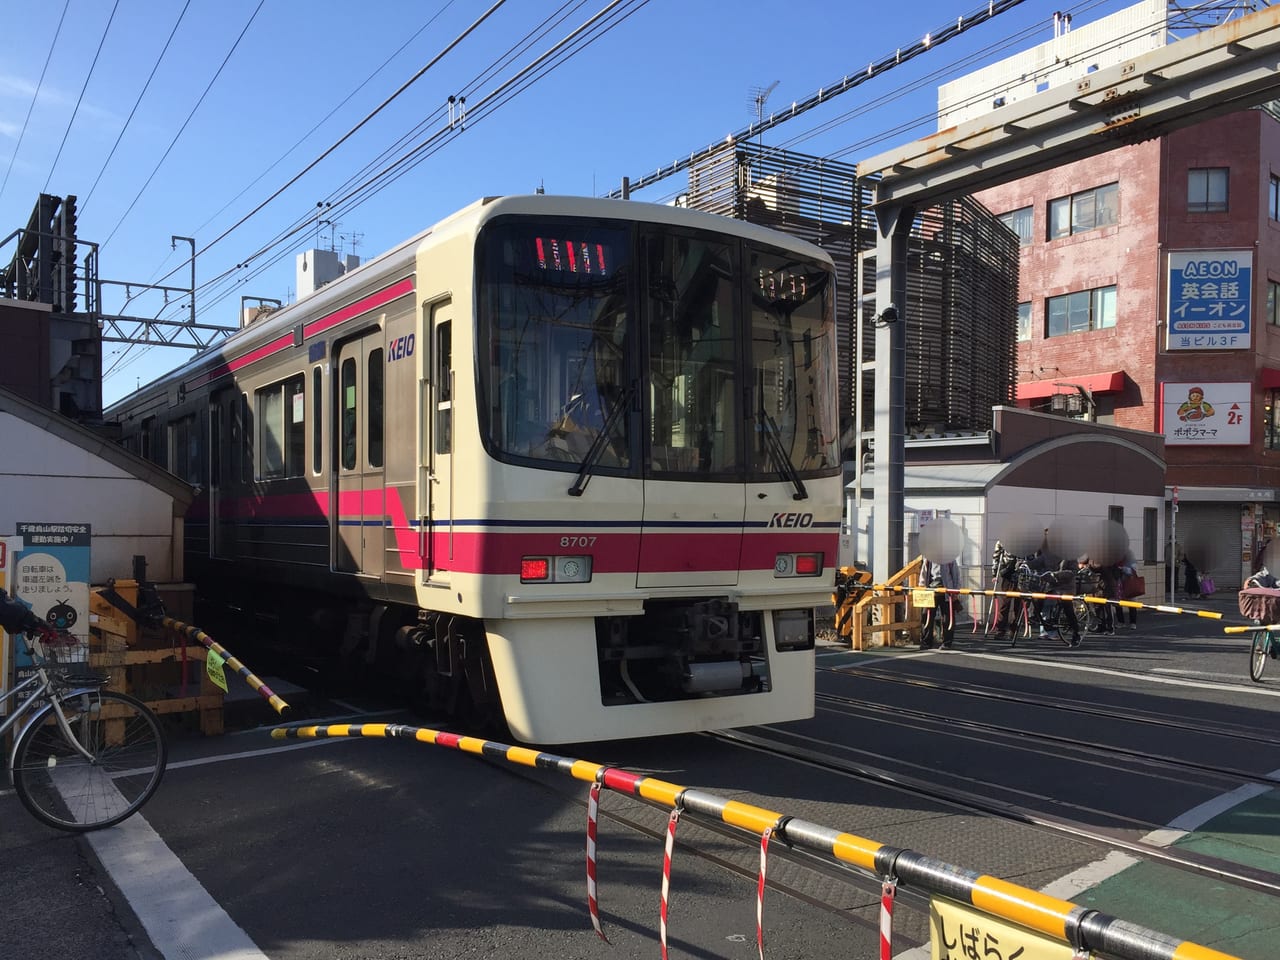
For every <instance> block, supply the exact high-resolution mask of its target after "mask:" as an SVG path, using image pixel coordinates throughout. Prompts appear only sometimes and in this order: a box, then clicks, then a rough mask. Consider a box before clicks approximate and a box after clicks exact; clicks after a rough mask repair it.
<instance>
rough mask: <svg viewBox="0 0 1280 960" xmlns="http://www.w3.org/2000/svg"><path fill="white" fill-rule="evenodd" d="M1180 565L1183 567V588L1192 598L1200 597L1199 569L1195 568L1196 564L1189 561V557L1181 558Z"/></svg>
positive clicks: (1197, 598)
mask: <svg viewBox="0 0 1280 960" xmlns="http://www.w3.org/2000/svg"><path fill="white" fill-rule="evenodd" d="M1182 566H1183V569H1184V576H1185V580H1184V584H1185V587H1184V589H1185V590H1186V591H1187V595H1188V596H1189V597H1191V598H1192V599H1193V600H1199V599H1200V571H1199V570H1197V569H1196V565H1195V564H1194V563H1192V562H1191V558H1190V557H1183V558H1182Z"/></svg>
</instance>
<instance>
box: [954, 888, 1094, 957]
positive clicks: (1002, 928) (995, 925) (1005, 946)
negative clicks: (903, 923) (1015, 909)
mask: <svg viewBox="0 0 1280 960" xmlns="http://www.w3.org/2000/svg"><path fill="white" fill-rule="evenodd" d="M929 940H930V942H931V943H932V946H933V950H932V954H931V956H932V960H1072V958H1073V957H1074V956H1075V953H1074V952H1073V951H1072V949H1071V947H1070V946H1068V945H1067V944H1065V943H1062V942H1060V941H1058V940H1054V939H1053V938H1051V937H1047V936H1045V935H1044V934H1042V933H1035V932H1033V931H1031V930H1028V929H1026V928H1025V927H1020V926H1017V925H1016V924H1012V923H1009V922H1007V921H1005V920H1000V919H998V918H996V917H993V916H990V915H989V914H985V913H982V912H980V911H978V910H975V909H974V908H973V907H969V906H965V905H963V904H960V903H956V902H954V901H952V900H945V899H943V898H942V897H932V898H930V900H929Z"/></svg>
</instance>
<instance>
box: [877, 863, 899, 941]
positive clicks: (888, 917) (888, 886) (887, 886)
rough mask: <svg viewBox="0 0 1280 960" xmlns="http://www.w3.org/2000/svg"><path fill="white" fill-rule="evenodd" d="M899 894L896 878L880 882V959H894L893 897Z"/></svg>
mask: <svg viewBox="0 0 1280 960" xmlns="http://www.w3.org/2000/svg"><path fill="white" fill-rule="evenodd" d="M897 895H898V881H897V879H896V878H894V877H889V878H887V879H886V880H885V881H884V882H883V883H881V884H880V960H893V899H894V897H896V896H897Z"/></svg>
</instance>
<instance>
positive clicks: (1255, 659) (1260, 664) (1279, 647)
mask: <svg viewBox="0 0 1280 960" xmlns="http://www.w3.org/2000/svg"><path fill="white" fill-rule="evenodd" d="M1277 657H1280V640H1277V639H1276V638H1275V637H1273V636H1272V635H1271V631H1270V630H1267V629H1260V630H1254V631H1253V642H1252V643H1251V644H1250V646H1249V677H1250V679H1252V680H1253V682H1254V683H1261V682H1262V674H1263V673H1264V672H1265V671H1266V669H1267V660H1275V659H1276V658H1277Z"/></svg>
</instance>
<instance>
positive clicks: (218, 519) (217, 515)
mask: <svg viewBox="0 0 1280 960" xmlns="http://www.w3.org/2000/svg"><path fill="white" fill-rule="evenodd" d="M220 401H221V397H219V396H217V395H216V394H215V395H214V397H213V398H212V399H211V400H210V401H209V556H211V557H216V556H219V555H220V554H221V548H220V541H221V533H222V531H221V529H220V528H221V527H222V464H223V463H224V462H225V461H224V459H223V458H224V456H225V451H224V450H223V446H224V443H225V441H224V440H223V437H222V433H223V423H224V420H223V410H222V403H221V402H220Z"/></svg>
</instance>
